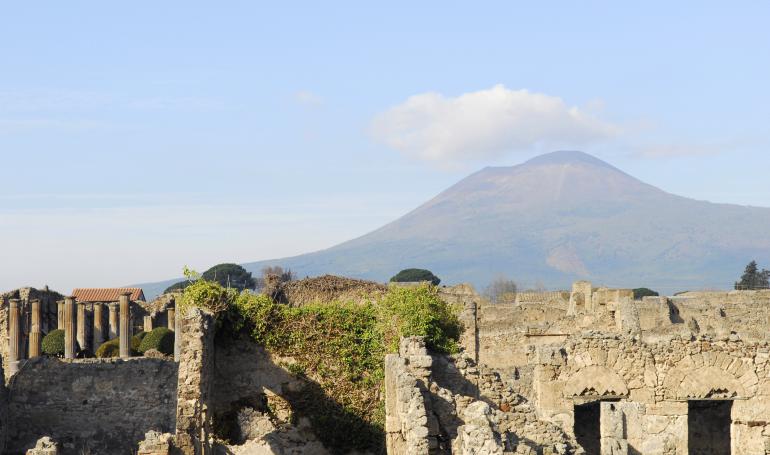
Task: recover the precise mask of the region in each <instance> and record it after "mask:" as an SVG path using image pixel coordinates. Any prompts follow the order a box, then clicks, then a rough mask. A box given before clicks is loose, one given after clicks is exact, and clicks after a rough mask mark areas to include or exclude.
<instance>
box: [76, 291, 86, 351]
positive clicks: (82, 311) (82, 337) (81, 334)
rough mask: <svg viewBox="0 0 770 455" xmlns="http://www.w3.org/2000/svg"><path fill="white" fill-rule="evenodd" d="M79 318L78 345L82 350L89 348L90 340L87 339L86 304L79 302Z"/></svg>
mask: <svg viewBox="0 0 770 455" xmlns="http://www.w3.org/2000/svg"><path fill="white" fill-rule="evenodd" d="M77 307H78V318H77V319H78V320H77V327H78V345H79V346H80V349H81V350H85V349H88V340H87V339H86V336H87V333H86V322H87V321H86V304H85V303H81V302H78V303H77Z"/></svg>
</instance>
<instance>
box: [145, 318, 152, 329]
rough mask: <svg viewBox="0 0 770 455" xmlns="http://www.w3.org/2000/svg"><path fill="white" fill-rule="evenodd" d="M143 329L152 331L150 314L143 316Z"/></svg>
mask: <svg viewBox="0 0 770 455" xmlns="http://www.w3.org/2000/svg"><path fill="white" fill-rule="evenodd" d="M144 331H145V332H152V316H150V315H149V314H148V315H147V316H145V317H144Z"/></svg>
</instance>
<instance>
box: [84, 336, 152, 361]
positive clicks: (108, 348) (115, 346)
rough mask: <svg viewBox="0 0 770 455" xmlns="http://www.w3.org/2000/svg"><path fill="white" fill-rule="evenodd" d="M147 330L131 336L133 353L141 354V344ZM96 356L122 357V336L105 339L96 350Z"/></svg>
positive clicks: (101, 357) (103, 357)
mask: <svg viewBox="0 0 770 455" xmlns="http://www.w3.org/2000/svg"><path fill="white" fill-rule="evenodd" d="M145 335H147V332H139V333H137V334H136V335H134V336H132V337H131V355H132V356H133V355H139V345H140V344H141V342H142V339H143V338H145ZM95 354H96V357H98V358H100V359H105V358H109V357H120V337H117V338H113V339H111V340H109V341H105V342H104V343H102V345H101V346H99V348H98V349H97V350H96V353H95Z"/></svg>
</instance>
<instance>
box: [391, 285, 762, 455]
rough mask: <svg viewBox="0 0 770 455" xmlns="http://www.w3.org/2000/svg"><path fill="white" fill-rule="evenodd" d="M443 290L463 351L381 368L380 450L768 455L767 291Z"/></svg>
mask: <svg viewBox="0 0 770 455" xmlns="http://www.w3.org/2000/svg"><path fill="white" fill-rule="evenodd" d="M443 292H444V294H445V295H446V296H447V300H450V301H455V302H461V303H463V305H464V309H463V312H462V320H463V323H464V325H465V327H466V331H465V334H464V336H463V340H462V343H463V347H464V349H463V351H462V352H461V353H460V354H459V355H455V356H430V355H428V353H427V352H426V350H425V349H424V346H423V345H422V344H421V341H420V340H419V339H412V340H406V341H405V342H403V343H402V346H401V349H400V352H399V354H397V355H395V354H394V355H391V356H389V357H388V358H387V359H386V390H387V408H386V409H387V414H388V417H387V427H386V430H387V438H388V439H387V441H388V453H390V454H444V453H457V454H477V455H482V454H509V453H510V454H514V453H515V454H566V453H569V454H572V453H574V454H591V455H637V454H643V455H648V454H649V455H653V454H655V455H658V454H661V455H662V454H666V455H674V454H676V455H700V454H703V455H705V454H709V455H723V454H745V455H762V454H765V455H767V454H770V379H769V378H770V344H769V343H768V336H769V335H768V330H767V329H768V322H769V321H770V292H768V291H733V292H688V293H684V294H681V295H677V296H674V297H645V298H643V299H641V300H634V298H633V292H632V291H631V290H629V289H607V288H595V287H593V286H592V284H591V283H589V282H585V281H583V282H577V283H575V284H574V285H573V288H572V290H571V291H569V292H567V291H565V292H556V293H555V292H546V293H542V294H540V295H538V294H537V293H526V294H525V295H522V296H521V297H518V298H516V299H515V302H514V303H511V304H495V305H491V304H487V303H484V302H483V301H482V299H480V298H479V297H478V296H473V295H472V294H469V293H468V290H467V289H466V288H463V289H461V290H460V294H462V297H459V298H458V297H457V295H454V294H456V293H455V290H453V289H451V288H445V289H444V290H443Z"/></svg>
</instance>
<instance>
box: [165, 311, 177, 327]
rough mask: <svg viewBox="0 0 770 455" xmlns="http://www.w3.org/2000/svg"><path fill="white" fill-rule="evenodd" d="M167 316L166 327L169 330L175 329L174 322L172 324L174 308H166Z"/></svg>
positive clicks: (174, 316) (174, 317) (174, 313)
mask: <svg viewBox="0 0 770 455" xmlns="http://www.w3.org/2000/svg"><path fill="white" fill-rule="evenodd" d="M166 314H167V318H166V319H168V321H167V322H168V329H169V330H176V324H174V320H175V319H176V308H174V307H169V308H168V309H167V310H166Z"/></svg>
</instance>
